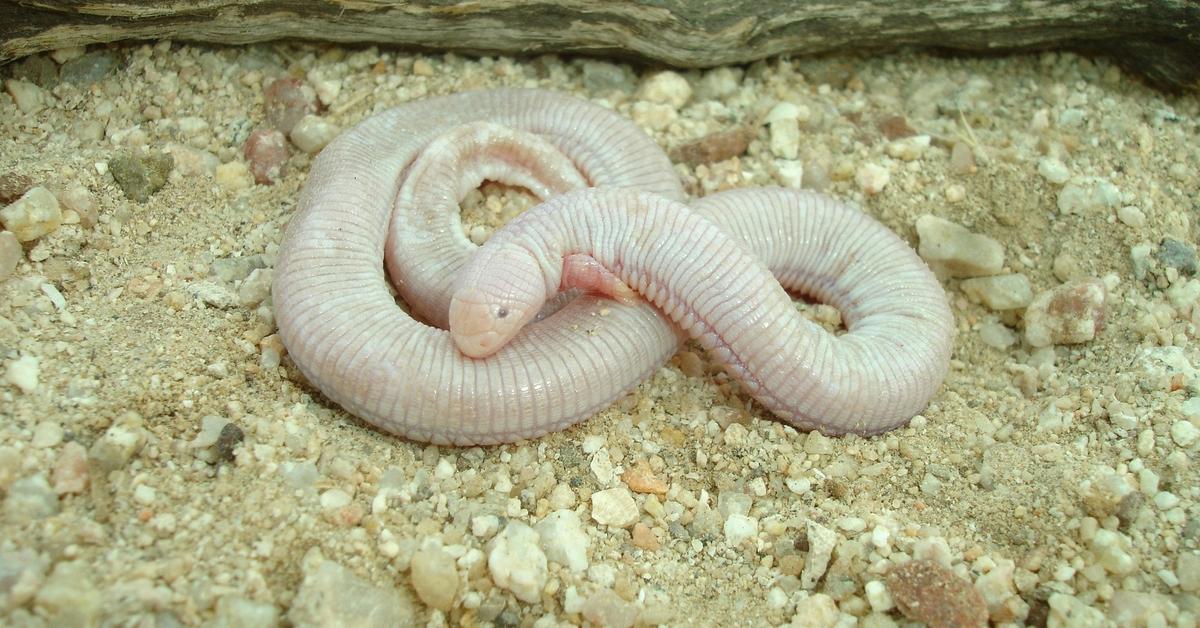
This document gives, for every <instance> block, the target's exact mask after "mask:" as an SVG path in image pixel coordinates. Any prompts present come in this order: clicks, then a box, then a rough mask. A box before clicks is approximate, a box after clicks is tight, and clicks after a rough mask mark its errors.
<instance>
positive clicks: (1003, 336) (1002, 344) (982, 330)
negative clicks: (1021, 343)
mask: <svg viewBox="0 0 1200 628" xmlns="http://www.w3.org/2000/svg"><path fill="white" fill-rule="evenodd" d="M979 339H980V340H982V341H983V344H985V345H987V346H989V347H992V348H993V349H1007V348H1009V347H1011V346H1013V345H1014V344H1016V343H1017V334H1016V333H1015V332H1013V330H1011V329H1009V328H1008V327H1006V326H1005V325H1003V324H1002V323H999V322H996V321H988V322H986V323H983V324H982V325H980V326H979Z"/></svg>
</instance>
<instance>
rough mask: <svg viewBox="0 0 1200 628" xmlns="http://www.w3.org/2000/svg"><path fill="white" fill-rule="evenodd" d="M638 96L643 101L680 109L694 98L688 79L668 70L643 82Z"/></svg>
mask: <svg viewBox="0 0 1200 628" xmlns="http://www.w3.org/2000/svg"><path fill="white" fill-rule="evenodd" d="M638 94H639V96H640V97H641V98H642V99H643V100H648V101H650V102H653V103H659V104H664V105H671V106H672V107H674V108H676V109H679V108H680V107H682V106H683V105H684V103H686V102H687V101H688V99H689V98H691V97H692V86H691V85H689V84H688V82H687V79H686V78H684V77H683V76H681V75H679V74H677V73H675V72H671V71H669V70H668V71H665V72H658V73H657V74H654V75H652V76H650V77H649V78H647V79H646V80H645V81H643V82H642V87H641V89H640V90H639V91H638Z"/></svg>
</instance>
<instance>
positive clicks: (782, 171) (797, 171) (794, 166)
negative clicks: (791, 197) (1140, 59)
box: [774, 159, 805, 188]
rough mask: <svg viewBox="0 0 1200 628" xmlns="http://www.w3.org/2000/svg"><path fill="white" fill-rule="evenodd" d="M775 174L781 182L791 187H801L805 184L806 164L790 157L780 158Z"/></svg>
mask: <svg viewBox="0 0 1200 628" xmlns="http://www.w3.org/2000/svg"><path fill="white" fill-rule="evenodd" d="M774 165H775V168H774V170H775V176H776V177H777V178H778V179H779V184H780V185H782V186H784V187H789V188H800V187H803V185H804V172H805V170H804V164H802V163H800V162H799V161H793V160H790V159H780V160H778V161H776V162H775V164H774Z"/></svg>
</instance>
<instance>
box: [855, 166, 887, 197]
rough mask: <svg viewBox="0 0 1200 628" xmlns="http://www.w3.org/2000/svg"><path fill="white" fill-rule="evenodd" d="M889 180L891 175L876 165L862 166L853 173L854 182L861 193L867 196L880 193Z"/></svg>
mask: <svg viewBox="0 0 1200 628" xmlns="http://www.w3.org/2000/svg"><path fill="white" fill-rule="evenodd" d="M891 178H892V175H890V174H888V171H887V168H884V167H883V166H880V165H877V164H863V165H862V166H859V168H858V170H856V171H854V182H855V183H857V184H858V187H859V189H861V190H862V191H863V193H865V194H868V195H874V194H879V193H880V192H882V191H883V188H885V187H887V184H888V181H890V180H891Z"/></svg>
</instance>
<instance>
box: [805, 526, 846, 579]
mask: <svg viewBox="0 0 1200 628" xmlns="http://www.w3.org/2000/svg"><path fill="white" fill-rule="evenodd" d="M805 538H806V540H807V543H808V550H807V551H808V554H807V555H805V557H804V571H802V572H800V586H802V587H804V588H805V589H808V590H809V591H811V590H812V589H813V588H814V587H816V586H817V582H819V581H820V580H821V576H824V575H825V570H826V569H828V568H829V558H830V557H831V556H833V548H834V547H835V546H836V545H837V533H836V532H834V531H833V530H830V529H829V528H826V527H825V526H823V525H821V524H819V523H817V522H816V521H813V520H812V519H809V520H808V521H807V523H806V524H805Z"/></svg>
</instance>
